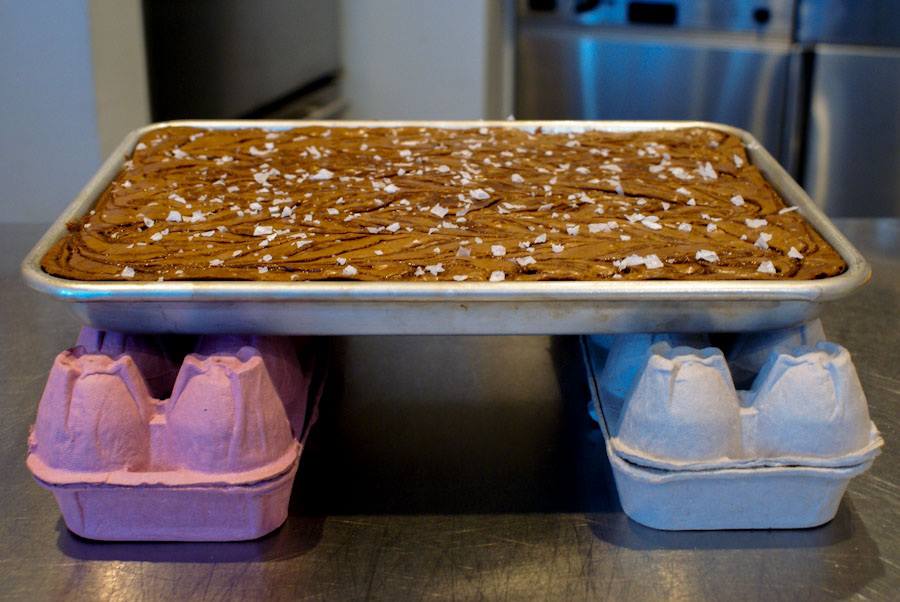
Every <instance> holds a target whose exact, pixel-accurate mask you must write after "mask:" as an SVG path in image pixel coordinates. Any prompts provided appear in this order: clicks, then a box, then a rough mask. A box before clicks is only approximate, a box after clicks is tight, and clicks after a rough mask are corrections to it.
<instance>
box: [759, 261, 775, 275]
mask: <svg viewBox="0 0 900 602" xmlns="http://www.w3.org/2000/svg"><path fill="white" fill-rule="evenodd" d="M756 271H757V272H760V273H762V274H777V273H778V271H777V270H776V269H775V264H774V263H772V262H771V261H768V260H767V261H764V262H762V263H761V264H759V267H758V268H756Z"/></svg>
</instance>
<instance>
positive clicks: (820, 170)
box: [516, 0, 900, 216]
mask: <svg viewBox="0 0 900 602" xmlns="http://www.w3.org/2000/svg"><path fill="white" fill-rule="evenodd" d="M898 4H900V3H897V2H896V0H880V1H879V0H801V1H799V2H794V0H649V1H629V0H518V2H517V20H516V26H517V31H516V59H517V60H516V64H517V68H516V115H517V117H519V118H535V119H554V118H557V119H564V118H575V119H704V120H710V121H719V122H724V123H729V124H732V125H736V126H738V127H742V128H744V129H747V130H749V131H751V132H752V133H753V134H754V135H755V136H756V137H757V138H758V139H759V140H760V142H762V144H763V145H765V146H766V148H768V149H769V150H770V151H771V152H772V153H773V154H774V155H775V156H776V157H777V158H778V159H779V160H780V161H781V162H782V164H784V165H785V166H786V167H788V169H789V170H790V171H792V172H793V173H794V175H795V176H796V177H797V178H798V179H799V180H800V181H801V182H802V183H803V184H804V185H805V186H806V188H807V190H809V192H810V193H811V195H812V196H813V198H814V199H816V200H817V202H819V203H820V204H821V205H822V206H823V207H824V208H825V209H826V211H827V212H828V213H830V214H831V215H836V216H837V215H900V205H898V203H900V200H898V199H900V180H898V178H900V175H898V174H900V164H898V161H900V153H898V147H897V145H898V130H897V127H898V107H900V97H898V94H900V79H898V78H900V58H898V57H900V54H898V50H897V46H900V44H898V43H897V40H896V39H895V36H897V35H898V28H897V26H896V19H897V13H898V12H900V6H898ZM892 9H893V10H892ZM858 14H863V15H868V16H866V17H859V18H856V17H855V16H854V15H858ZM873 15H874V16H873ZM865 19H868V21H867V22H866V21H865ZM891 19H894V21H893V23H891ZM847 24H849V25H850V27H851V29H850V31H849V32H848V31H846V28H847ZM842 28H843V29H842ZM873 32H874V33H873ZM836 43H839V44H841V45H840V46H838V45H836ZM875 43H877V44H879V47H877V48H876V47H872V45H873V44H875ZM848 44H852V45H848ZM891 45H893V46H891ZM868 123H871V127H870V126H868V125H867V124H868ZM872 128H874V131H873V130H872ZM861 197H864V198H861Z"/></svg>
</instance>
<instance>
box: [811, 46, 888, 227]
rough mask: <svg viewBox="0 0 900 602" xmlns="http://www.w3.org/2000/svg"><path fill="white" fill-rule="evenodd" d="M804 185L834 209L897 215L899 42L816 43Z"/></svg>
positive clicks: (835, 212) (834, 211)
mask: <svg viewBox="0 0 900 602" xmlns="http://www.w3.org/2000/svg"><path fill="white" fill-rule="evenodd" d="M810 108H811V116H810V122H809V123H810V126H809V137H808V143H807V148H806V178H805V188H806V190H807V191H808V192H809V194H810V196H811V197H812V198H813V199H815V201H816V202H817V203H818V204H819V206H820V207H821V208H822V209H823V210H824V211H825V212H826V213H828V214H829V215H832V216H858V217H873V216H900V49H881V50H879V49H874V48H860V47H851V46H829V45H819V46H817V47H816V58H815V70H814V74H813V84H812V101H811V107H810Z"/></svg>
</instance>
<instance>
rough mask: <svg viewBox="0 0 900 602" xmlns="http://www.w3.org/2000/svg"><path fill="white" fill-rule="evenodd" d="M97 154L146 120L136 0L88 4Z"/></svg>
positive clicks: (147, 98)
mask: <svg viewBox="0 0 900 602" xmlns="http://www.w3.org/2000/svg"><path fill="white" fill-rule="evenodd" d="M89 9H90V23H91V49H92V52H91V58H92V61H93V65H94V89H95V91H96V104H97V107H96V110H97V130H98V131H97V133H98V136H99V137H100V154H101V156H103V157H107V156H108V155H109V154H110V153H112V151H113V149H115V148H116V147H117V146H118V145H119V143H120V142H122V139H123V138H124V137H125V134H127V133H128V132H130V131H131V130H133V129H135V128H137V127H140V126H142V125H145V124H147V123H149V122H150V93H149V89H148V85H147V65H146V58H145V55H144V19H143V15H142V14H141V1H140V0H90V4H89Z"/></svg>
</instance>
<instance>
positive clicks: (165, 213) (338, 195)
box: [42, 127, 846, 282]
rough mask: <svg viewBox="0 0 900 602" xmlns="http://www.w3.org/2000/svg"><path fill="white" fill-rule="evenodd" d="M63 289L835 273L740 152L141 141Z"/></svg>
mask: <svg viewBox="0 0 900 602" xmlns="http://www.w3.org/2000/svg"><path fill="white" fill-rule="evenodd" d="M42 267H43V269H44V270H45V271H46V272H48V273H50V274H52V275H55V276H60V277H63V278H68V279H73V280H298V281H304V280H370V281H398V280H400V281H430V280H431V281H433V280H450V281H494V282H496V281H502V280H607V279H632V280H647V279H674V280H723V279H725V280H745V279H800V280H806V279H815V278H824V277H828V276H834V275H837V274H840V273H841V272H843V271H844V270H845V269H846V264H845V262H844V261H843V259H841V257H840V256H839V255H838V253H837V252H836V251H835V250H834V249H833V248H832V247H831V246H830V245H829V244H828V243H827V242H825V241H824V240H823V239H822V237H821V236H820V235H819V234H818V233H817V232H816V231H815V230H814V229H813V227H812V226H811V225H810V224H809V223H807V222H806V221H805V220H804V219H803V218H802V217H801V216H800V215H799V214H798V213H797V212H796V211H794V210H792V209H791V208H789V207H787V206H786V205H785V203H784V201H783V200H782V199H781V198H780V197H779V196H778V194H777V193H776V192H775V190H774V189H773V188H772V187H771V186H770V185H769V184H768V182H766V180H765V179H764V178H763V176H762V174H761V173H760V171H759V170H758V169H757V168H756V167H755V166H753V165H751V164H750V162H749V160H748V157H747V154H746V153H745V150H744V147H743V145H742V143H741V141H740V140H739V139H738V138H737V137H735V136H733V135H731V134H728V133H725V132H721V131H718V130H712V129H703V128H691V129H679V130H669V131H650V132H637V133H627V134H619V133H609V132H598V131H593V132H590V131H589V132H584V133H575V134H572V133H570V134H566V133H548V132H544V131H541V130H540V129H538V130H536V131H533V132H530V131H524V130H520V129H514V128H503V127H484V128H476V129H443V128H427V127H401V128H388V127H376V128H357V127H348V128H342V127H333V128H325V127H303V128H296V129H290V130H284V131H266V130H263V129H236V130H208V129H199V128H188V127H169V128H163V129H157V130H153V131H150V132H148V133H147V134H145V135H144V136H143V137H142V138H141V140H140V141H139V143H138V144H137V145H136V147H135V150H134V152H133V154H132V156H131V157H130V158H129V159H128V160H127V161H126V163H125V165H124V167H123V169H122V170H121V171H120V173H119V174H118V175H117V176H116V177H115V179H114V180H113V181H112V183H111V184H110V185H109V186H108V187H107V189H106V190H105V191H104V192H103V194H102V195H101V196H100V198H99V200H98V201H97V203H96V206H95V207H94V209H93V210H91V211H90V212H89V213H88V214H87V215H85V216H83V217H82V218H80V219H78V220H75V221H74V222H72V223H70V224H69V232H68V234H67V235H66V236H64V237H63V238H61V239H60V240H59V241H58V242H57V243H56V244H55V245H54V246H53V247H52V248H51V249H50V250H49V251H48V252H47V254H46V255H45V256H44V258H43V260H42Z"/></svg>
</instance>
